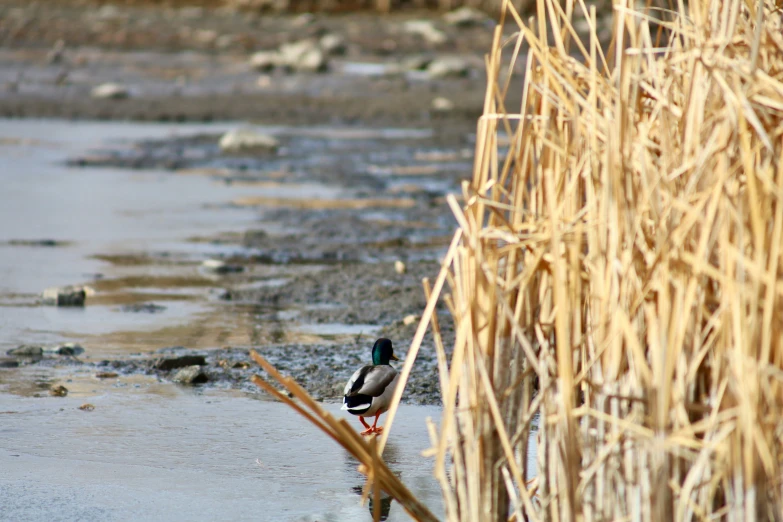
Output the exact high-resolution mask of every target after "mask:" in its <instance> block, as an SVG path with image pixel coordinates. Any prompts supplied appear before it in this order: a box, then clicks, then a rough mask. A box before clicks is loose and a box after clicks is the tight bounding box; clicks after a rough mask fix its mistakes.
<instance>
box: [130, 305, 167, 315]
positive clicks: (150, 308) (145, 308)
mask: <svg viewBox="0 0 783 522" xmlns="http://www.w3.org/2000/svg"><path fill="white" fill-rule="evenodd" d="M165 309H166V307H165V306H162V305H156V304H155V303H133V304H128V305H125V306H123V307H122V311H123V312H133V313H146V314H157V313H160V312H163V311H164V310H165Z"/></svg>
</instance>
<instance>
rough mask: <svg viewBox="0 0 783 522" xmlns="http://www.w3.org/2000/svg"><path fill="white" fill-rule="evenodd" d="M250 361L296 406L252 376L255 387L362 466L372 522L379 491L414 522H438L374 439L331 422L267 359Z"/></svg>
mask: <svg viewBox="0 0 783 522" xmlns="http://www.w3.org/2000/svg"><path fill="white" fill-rule="evenodd" d="M250 357H251V358H252V359H253V360H254V361H255V362H256V363H258V364H259V365H260V366H261V368H263V369H264V371H266V372H267V373H268V374H269V375H270V376H271V377H272V378H273V379H274V380H275V381H277V382H278V383H279V384H281V385H282V386H283V387H284V388H285V389H286V390H287V391H288V392H289V393H291V394H292V395H293V396H294V398H296V399H298V400H299V402H296V401H294V400H293V399H291V398H290V397H288V396H287V395H285V394H283V393H281V392H280V391H278V390H277V389H276V388H275V387H274V386H273V385H272V384H270V383H269V382H267V381H266V380H264V379H263V378H261V377H260V376H258V375H254V376H253V377H252V379H251V380H252V381H253V383H254V384H255V385H257V386H258V387H259V388H261V389H263V390H264V391H266V392H267V393H269V394H270V395H271V396H272V397H274V398H276V399H277V400H279V401H281V402H284V403H285V404H287V405H288V406H290V407H291V408H293V409H294V410H296V411H297V412H298V413H299V414H300V415H302V416H303V417H305V418H306V419H307V420H308V421H310V422H311V423H312V424H314V425H315V426H317V427H318V428H319V429H321V431H323V432H324V433H325V434H326V435H328V436H329V437H330V438H331V439H332V440H334V441H335V442H337V443H338V444H340V445H341V446H342V447H343V448H345V450H346V451H348V453H350V454H351V455H353V457H354V458H355V459H356V460H358V461H359V462H360V463H361V465H360V466H359V470H360V471H362V472H363V473H365V474H366V475H367V486H366V487H365V491H364V497H363V499H364V498H366V495H367V494H368V493H369V491H370V489H371V490H372V495H373V508H374V509H373V519H374V520H380V516H381V512H380V507H381V498H380V497H381V489H383V490H384V491H386V492H387V493H388V494H389V495H391V496H392V497H394V498H395V499H396V500H397V501H398V502H399V503H400V504H401V505H402V507H403V508H405V510H406V511H407V512H408V514H409V515H410V516H412V517H413V518H414V519H415V520H425V521H433V522H434V521H436V520H437V518H436V517H435V516H434V515H433V514H432V513H431V512H430V510H429V509H427V507H426V506H424V505H423V504H422V503H421V502H419V501H418V500H417V499H416V498H415V497H414V496H413V494H412V493H411V492H410V491H409V490H408V489H407V488H406V487H405V485H404V484H403V483H402V482H401V481H400V479H399V478H397V476H396V475H395V474H394V473H393V472H392V471H391V470H390V469H389V468H388V467H387V466H386V464H385V463H384V461H383V459H382V458H381V456H380V452H379V451H378V448H377V441H376V438H375V437H370V439H369V440H367V439H365V438H364V437H362V436H361V435H359V434H358V433H357V432H356V431H355V430H354V429H353V428H352V427H351V426H349V425H348V423H347V422H346V421H345V419H339V420H338V419H336V418H334V417H333V416H332V415H330V414H329V412H327V411H326V410H324V409H323V408H321V406H320V405H319V404H318V403H317V402H316V401H315V400H314V399H313V398H312V397H310V396H309V395H308V393H307V392H306V391H305V390H304V389H303V388H302V387H301V386H299V384H297V383H296V381H294V380H293V379H291V378H290V377H285V376H283V375H281V374H280V373H279V372H278V371H277V370H276V369H275V368H274V366H272V365H271V364H269V362H268V361H267V360H266V359H264V358H263V357H262V356H261V355H259V354H258V353H257V352H255V351H254V350H252V351H251V352H250Z"/></svg>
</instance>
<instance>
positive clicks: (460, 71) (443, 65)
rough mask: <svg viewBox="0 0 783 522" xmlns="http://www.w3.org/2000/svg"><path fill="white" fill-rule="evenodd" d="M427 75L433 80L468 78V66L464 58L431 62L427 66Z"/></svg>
mask: <svg viewBox="0 0 783 522" xmlns="http://www.w3.org/2000/svg"><path fill="white" fill-rule="evenodd" d="M427 74H429V75H430V77H431V78H451V77H456V76H466V75H467V74H468V64H467V62H466V61H465V60H463V59H462V58H457V57H452V58H439V59H437V60H433V61H432V62H430V64H429V65H428V66H427Z"/></svg>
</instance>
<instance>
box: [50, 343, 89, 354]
mask: <svg viewBox="0 0 783 522" xmlns="http://www.w3.org/2000/svg"><path fill="white" fill-rule="evenodd" d="M52 351H53V352H54V353H56V354H57V355H81V354H83V353H84V348H83V347H82V346H81V345H80V344H76V343H65V344H61V345H60V346H57V347H56V348H55V349H54V350H52Z"/></svg>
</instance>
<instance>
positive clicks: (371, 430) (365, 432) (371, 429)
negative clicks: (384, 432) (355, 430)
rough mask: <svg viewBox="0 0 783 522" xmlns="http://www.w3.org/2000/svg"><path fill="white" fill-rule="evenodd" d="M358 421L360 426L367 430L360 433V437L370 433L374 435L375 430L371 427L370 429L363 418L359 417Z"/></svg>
mask: <svg viewBox="0 0 783 522" xmlns="http://www.w3.org/2000/svg"><path fill="white" fill-rule="evenodd" d="M376 420H377V419H376ZM359 421H360V422H361V423H362V426H364V427H365V428H367V429H366V430H364V431H363V432H362V433H361V435H369V434H371V433H375V428H373V427H370V425H369V424H367V423H366V422H364V417H359Z"/></svg>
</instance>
